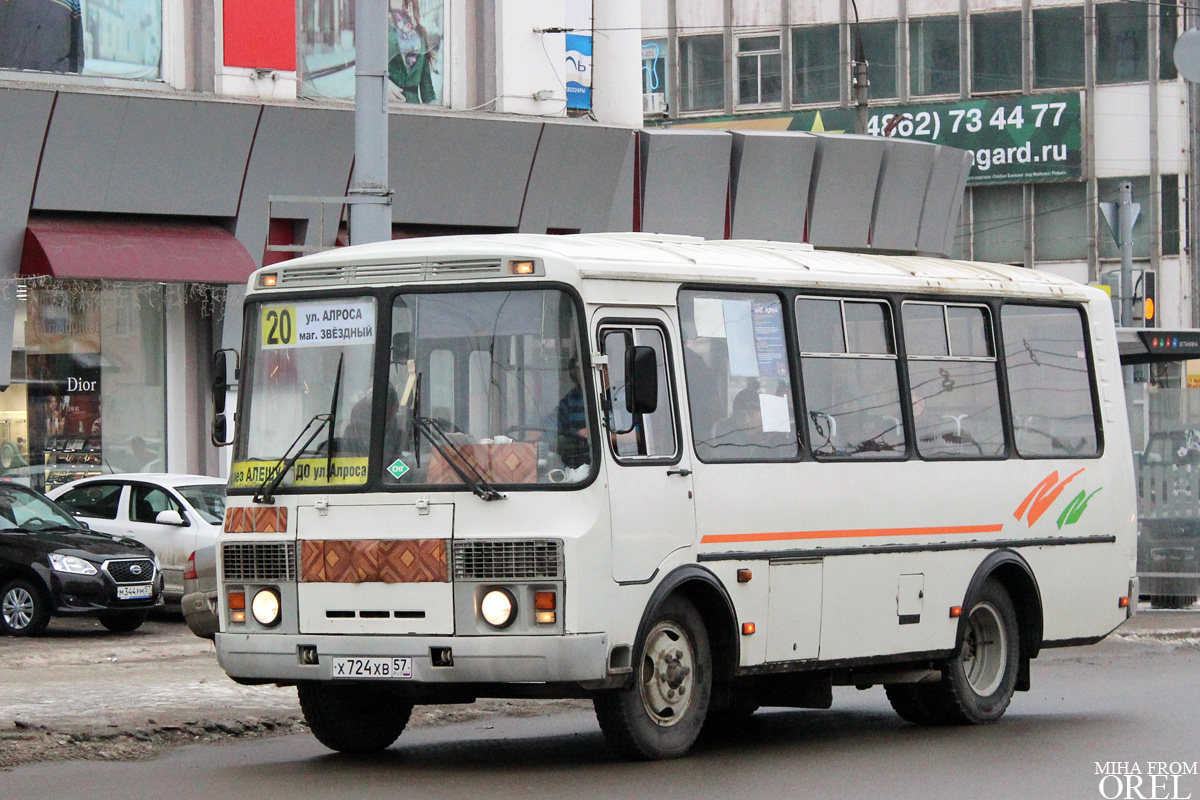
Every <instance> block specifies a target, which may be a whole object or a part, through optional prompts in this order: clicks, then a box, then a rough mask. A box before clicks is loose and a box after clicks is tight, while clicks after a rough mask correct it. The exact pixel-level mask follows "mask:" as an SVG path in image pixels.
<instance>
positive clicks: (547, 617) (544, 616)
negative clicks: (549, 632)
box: [537, 611, 555, 625]
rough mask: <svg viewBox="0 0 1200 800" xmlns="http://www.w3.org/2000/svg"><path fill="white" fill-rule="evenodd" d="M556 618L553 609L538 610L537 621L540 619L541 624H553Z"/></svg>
mask: <svg viewBox="0 0 1200 800" xmlns="http://www.w3.org/2000/svg"><path fill="white" fill-rule="evenodd" d="M554 619H555V617H554V612H553V611H539V612H537V621H538V624H539V625H553V624H554Z"/></svg>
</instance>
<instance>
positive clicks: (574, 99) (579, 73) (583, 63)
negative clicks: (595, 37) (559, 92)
mask: <svg viewBox="0 0 1200 800" xmlns="http://www.w3.org/2000/svg"><path fill="white" fill-rule="evenodd" d="M591 107H592V37H590V36H581V35H580V34H577V33H568V34H567V108H584V109H588V108H591Z"/></svg>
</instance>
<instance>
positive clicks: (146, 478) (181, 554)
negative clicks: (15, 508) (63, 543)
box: [48, 473, 225, 603]
mask: <svg viewBox="0 0 1200 800" xmlns="http://www.w3.org/2000/svg"><path fill="white" fill-rule="evenodd" d="M48 494H49V497H50V498H51V499H52V500H54V501H55V502H56V503H58V504H59V505H61V506H62V507H63V508H65V509H67V510H68V511H69V512H71V514H72V515H74V516H75V518H76V519H79V520H80V521H83V522H86V523H87V524H88V527H90V528H91V529H92V530H94V531H100V532H102V533H111V534H114V535H116V536H125V537H129V538H131V539H136V540H137V541H139V542H141V543H142V544H144V545H146V546H147V547H149V548H150V549H151V550H153V551H154V554H155V555H156V556H158V560H159V563H160V564H161V565H162V572H163V578H164V579H165V581H166V586H165V588H164V589H163V596H164V597H165V598H166V600H167V602H169V603H177V602H179V601H180V600H181V599H182V598H183V591H184V588H183V573H184V570H185V569H186V568H187V560H188V556H189V555H191V554H192V553H193V552H195V551H196V550H198V549H200V548H201V547H204V546H206V545H210V544H213V543H214V542H216V540H217V534H218V533H220V531H221V527H222V525H223V524H224V520H225V481H223V480H221V479H220V478H211V477H209V476H207V475H169V474H162V473H126V474H120V475H97V476H95V477H92V478H82V479H80V480H77V481H72V482H71V483H68V484H66V485H64V486H59V487H58V488H56V489H54V490H52V491H50V492H49V493H48Z"/></svg>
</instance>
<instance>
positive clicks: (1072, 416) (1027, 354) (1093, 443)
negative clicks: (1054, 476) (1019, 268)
mask: <svg viewBox="0 0 1200 800" xmlns="http://www.w3.org/2000/svg"><path fill="white" fill-rule="evenodd" d="M1001 320H1002V323H1003V326H1004V342H1005V345H1004V361H1005V367H1006V369H1007V371H1008V395H1009V398H1010V402H1011V404H1012V417H1013V431H1014V433H1015V434H1016V442H1015V443H1016V447H1017V452H1018V453H1019V454H1020V455H1022V456H1075V457H1078V456H1091V455H1095V454H1096V453H1097V452H1098V450H1099V442H1098V439H1097V436H1096V409H1095V407H1094V406H1093V404H1092V385H1091V378H1090V377H1089V375H1088V362H1087V346H1086V342H1085V339H1084V332H1083V320H1082V319H1081V318H1080V316H1079V312H1078V311H1077V310H1075V309H1073V308H1052V307H1045V306H1026V305H1015V304H1007V305H1005V306H1004V310H1003V311H1002V312H1001Z"/></svg>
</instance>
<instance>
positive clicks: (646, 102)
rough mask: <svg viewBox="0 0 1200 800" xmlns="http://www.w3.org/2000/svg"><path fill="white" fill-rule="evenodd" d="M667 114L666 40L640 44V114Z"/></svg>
mask: <svg viewBox="0 0 1200 800" xmlns="http://www.w3.org/2000/svg"><path fill="white" fill-rule="evenodd" d="M666 112H667V40H666V39H654V40H651V41H646V42H642V113H644V114H665V113H666Z"/></svg>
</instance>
